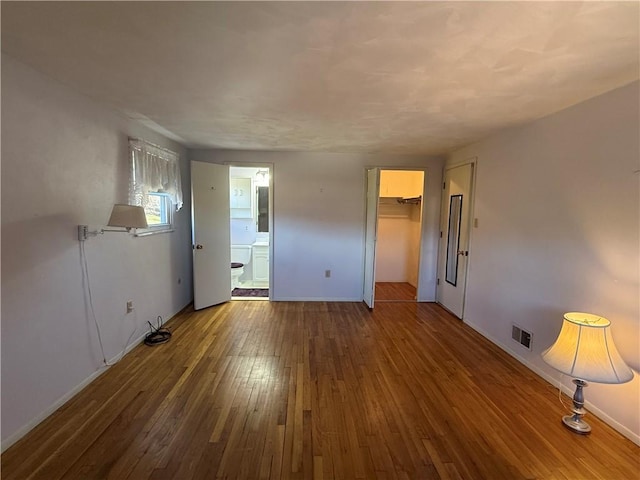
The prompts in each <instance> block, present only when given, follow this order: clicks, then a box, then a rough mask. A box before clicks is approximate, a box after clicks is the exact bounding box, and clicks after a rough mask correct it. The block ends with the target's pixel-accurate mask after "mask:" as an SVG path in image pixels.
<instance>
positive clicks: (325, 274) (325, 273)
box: [324, 270, 331, 278]
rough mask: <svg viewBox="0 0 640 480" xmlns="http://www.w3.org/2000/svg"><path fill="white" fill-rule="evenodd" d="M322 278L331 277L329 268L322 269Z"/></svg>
mask: <svg viewBox="0 0 640 480" xmlns="http://www.w3.org/2000/svg"><path fill="white" fill-rule="evenodd" d="M324 278H331V270H325V271H324Z"/></svg>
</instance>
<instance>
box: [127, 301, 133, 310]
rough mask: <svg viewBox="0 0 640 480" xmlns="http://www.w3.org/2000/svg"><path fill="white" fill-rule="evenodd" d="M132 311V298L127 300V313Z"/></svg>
mask: <svg viewBox="0 0 640 480" xmlns="http://www.w3.org/2000/svg"><path fill="white" fill-rule="evenodd" d="M131 312H133V300H129V301H128V302H127V313H131Z"/></svg>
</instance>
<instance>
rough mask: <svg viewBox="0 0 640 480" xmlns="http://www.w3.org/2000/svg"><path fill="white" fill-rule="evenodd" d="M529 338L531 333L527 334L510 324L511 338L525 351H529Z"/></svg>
mask: <svg viewBox="0 0 640 480" xmlns="http://www.w3.org/2000/svg"><path fill="white" fill-rule="evenodd" d="M531 337H532V334H531V332H527V331H526V330H525V329H523V328H521V327H519V326H518V325H516V324H514V323H512V324H511V338H512V339H513V340H515V341H516V342H518V343H519V344H520V345H522V346H523V347H524V348H526V349H527V350H531Z"/></svg>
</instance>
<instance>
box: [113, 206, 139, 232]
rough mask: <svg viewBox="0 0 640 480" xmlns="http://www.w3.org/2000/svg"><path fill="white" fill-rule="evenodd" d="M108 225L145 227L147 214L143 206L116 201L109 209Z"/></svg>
mask: <svg viewBox="0 0 640 480" xmlns="http://www.w3.org/2000/svg"><path fill="white" fill-rule="evenodd" d="M108 225H109V226H110V227H126V228H147V227H148V225H147V216H146V215H145V213H144V208H143V207H137V206H135V205H123V204H119V203H116V204H115V205H114V206H113V210H112V211H111V217H110V218H109V223H108Z"/></svg>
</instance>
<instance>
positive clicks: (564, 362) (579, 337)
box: [542, 312, 633, 383]
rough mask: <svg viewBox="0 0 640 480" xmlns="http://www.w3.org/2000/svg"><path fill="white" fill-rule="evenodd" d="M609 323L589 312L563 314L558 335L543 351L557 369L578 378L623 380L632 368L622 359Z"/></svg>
mask: <svg viewBox="0 0 640 480" xmlns="http://www.w3.org/2000/svg"><path fill="white" fill-rule="evenodd" d="M610 325H611V322H610V321H609V320H607V319H606V318H603V317H600V316H598V315H592V314H590V313H581V312H570V313H565V314H564V321H563V323H562V329H561V330H560V335H558V338H557V339H556V341H555V343H554V344H553V345H551V346H550V347H549V348H548V349H547V350H546V351H544V352H543V353H542V358H543V360H544V361H545V362H547V363H548V364H549V365H551V366H552V367H553V368H555V369H556V370H559V371H560V372H562V373H566V374H567V375H570V376H572V377H574V378H578V379H580V380H587V381H591V382H596V383H625V382H628V381H629V380H631V379H632V378H633V371H632V370H631V369H630V368H629V367H628V366H627V364H626V363H625V362H624V360H623V359H622V357H621V356H620V354H619V353H618V350H617V349H616V346H615V344H614V343H613V337H612V336H611V329H610V328H609V327H610Z"/></svg>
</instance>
